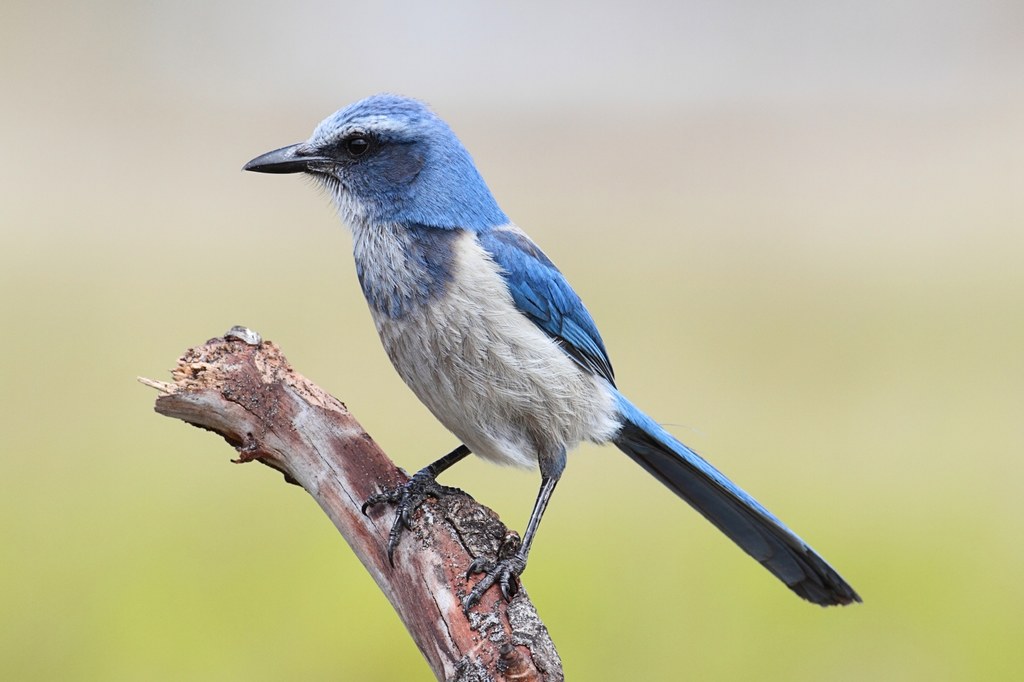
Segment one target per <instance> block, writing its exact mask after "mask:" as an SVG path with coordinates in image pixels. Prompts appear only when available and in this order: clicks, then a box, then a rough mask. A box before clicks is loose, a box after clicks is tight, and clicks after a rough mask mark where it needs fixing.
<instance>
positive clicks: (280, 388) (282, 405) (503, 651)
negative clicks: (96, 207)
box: [140, 328, 563, 682]
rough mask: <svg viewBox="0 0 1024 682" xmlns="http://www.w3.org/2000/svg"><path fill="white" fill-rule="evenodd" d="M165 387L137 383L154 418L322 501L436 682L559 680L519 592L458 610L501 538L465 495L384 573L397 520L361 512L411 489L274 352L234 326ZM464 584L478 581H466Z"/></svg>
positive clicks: (188, 357)
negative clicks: (471, 573)
mask: <svg viewBox="0 0 1024 682" xmlns="http://www.w3.org/2000/svg"><path fill="white" fill-rule="evenodd" d="M172 377H173V379H174V381H173V382H172V383H166V382H159V381H153V380H151V379H140V381H142V382H143V383H145V384H146V385H148V386H152V387H154V388H156V389H157V390H159V391H160V392H161V393H162V394H163V395H161V396H160V397H158V398H157V400H156V411H157V412H159V413H160V414H163V415H166V416H169V417H174V418H177V419H181V420H183V421H185V422H188V423H190V424H193V425H195V426H199V427H201V428H204V429H208V430H211V431H213V432H215V433H218V434H220V435H221V436H223V437H224V438H225V439H226V440H227V441H228V443H230V444H231V445H232V446H234V447H235V449H236V450H237V451H238V453H239V457H238V459H237V460H236V461H238V462H250V461H258V462H262V463H263V464H266V465H268V466H270V467H273V468H274V469H277V470H278V471H280V472H282V473H283V474H284V475H285V477H286V479H287V480H288V481H290V482H293V483H297V484H298V485H300V486H302V487H303V488H304V489H305V490H306V491H307V492H308V493H309V494H310V495H312V496H313V498H314V499H315V500H316V501H317V503H318V504H319V505H320V507H321V508H322V509H323V511H324V513H326V514H327V516H328V517H330V519H331V520H332V521H333V522H334V525H335V526H336V527H337V528H338V530H339V531H340V532H341V534H342V536H343V537H344V538H345V540H346V541H347V542H348V544H349V545H350V546H351V547H352V550H353V551H354V552H355V553H356V556H358V557H359V560H360V561H361V562H362V563H363V565H364V566H365V567H366V570H368V571H369V572H370V575H372V576H373V579H374V580H375V581H376V582H377V585H378V586H379V587H380V589H381V590H382V591H383V592H384V594H385V595H386V596H387V598H388V600H390V602H391V604H392V605H393V606H394V608H395V611H397V612H398V615H399V617H400V618H401V619H402V622H403V623H404V624H405V627H406V629H407V630H408V631H409V634H410V635H411V636H412V638H413V639H414V640H415V642H416V645H417V646H418V647H419V649H420V651H421V652H422V653H423V656H424V658H426V660H427V662H428V664H429V665H430V667H431V669H432V670H433V671H434V674H435V675H436V676H437V678H438V679H441V680H461V681H466V682H469V681H472V682H484V681H485V680H495V681H497V680H517V681H519V680H524V681H525V680H543V681H544V682H553V681H556V680H562V679H563V674H562V667H561V661H560V660H559V658H558V654H557V652H556V651H555V647H554V644H553V643H552V641H551V638H550V637H549V635H548V632H547V629H546V628H545V627H544V624H543V623H542V622H541V620H540V619H539V617H538V616H537V612H536V610H535V609H534V607H533V604H532V603H531V602H530V600H529V597H528V596H527V594H526V591H525V590H520V591H519V593H518V595H517V596H516V597H515V598H514V599H512V601H511V602H509V603H508V604H506V603H505V602H504V601H503V600H502V598H501V596H500V594H499V591H498V590H497V589H496V588H491V589H490V590H489V591H488V592H487V593H486V594H485V595H484V598H483V599H482V600H481V602H480V603H479V604H478V605H476V606H475V607H474V608H473V609H471V610H470V611H469V613H468V614H466V613H464V612H463V611H462V605H461V599H462V597H464V596H465V594H466V593H467V592H468V590H469V588H470V587H471V584H468V582H467V579H466V577H465V572H466V567H467V566H469V564H470V562H471V561H472V560H473V558H474V557H476V556H478V555H481V554H483V555H485V556H490V557H493V556H494V554H495V553H496V552H497V549H498V545H499V544H500V542H501V540H502V539H503V538H504V537H505V534H506V533H508V532H509V531H508V529H507V528H506V527H505V526H504V525H502V523H501V522H500V521H499V520H498V517H497V516H496V515H495V514H494V512H492V511H491V510H489V509H487V508H486V507H483V506H481V505H479V504H477V503H476V502H475V501H474V500H473V499H472V498H470V497H469V496H468V495H465V496H458V495H456V496H447V497H445V498H443V499H441V500H438V501H435V500H429V501H428V502H427V503H425V504H424V505H423V506H422V507H421V508H420V510H419V511H417V512H416V514H415V515H414V517H413V530H411V531H408V532H406V533H405V534H404V535H403V538H402V541H401V544H400V545H399V547H398V548H397V550H396V552H395V566H394V568H392V567H391V566H390V565H389V564H388V560H387V555H386V550H385V546H386V543H387V537H388V530H389V527H390V524H391V522H392V519H393V516H394V511H393V509H392V508H390V507H389V506H387V505H380V506H378V507H377V508H374V509H371V510H370V511H369V516H364V515H363V514H362V513H360V505H361V504H362V503H363V501H364V500H366V498H368V497H369V496H370V495H372V494H374V493H376V492H378V491H379V490H380V489H381V488H382V487H385V486H394V485H396V484H398V483H401V482H404V481H405V480H407V477H406V475H405V474H404V473H403V472H402V471H400V470H399V469H398V468H397V467H396V466H395V465H394V463H393V462H392V461H391V460H390V459H389V458H388V457H387V455H385V454H384V452H383V451H382V450H381V449H380V448H379V447H378V446H377V444H376V443H375V442H374V441H373V439H372V438H370V436H369V435H368V434H367V433H366V431H364V430H363V428H362V427H361V426H360V425H359V423H358V422H357V421H356V420H355V418H354V417H353V416H352V415H351V414H350V413H349V411H348V409H347V408H346V407H345V406H344V405H343V404H342V403H341V402H340V401H339V400H337V399H336V398H334V397H332V396H330V395H328V394H327V393H326V392H324V391H323V390H322V389H320V388H318V387H317V386H316V385H315V384H313V383H312V382H311V381H309V380H308V379H306V378H305V377H303V376H302V375H300V374H298V373H297V372H295V371H294V370H293V369H292V368H291V366H290V365H289V364H288V362H287V360H286V359H285V358H284V356H283V355H282V354H281V351H280V350H279V349H278V348H277V346H275V345H274V344H273V343H270V342H263V341H261V340H260V339H259V336H258V335H256V334H254V333H252V332H249V331H248V330H244V329H240V328H235V329H233V330H232V331H231V332H229V333H228V335H227V336H225V337H224V338H216V339H211V340H210V341H207V342H206V343H205V344H204V345H202V346H198V347H196V348H191V349H189V350H188V351H186V352H185V354H184V355H183V356H182V357H181V358H180V359H179V361H178V366H177V367H176V368H175V369H174V370H173V371H172ZM470 580H473V579H472V578H471V579H470Z"/></svg>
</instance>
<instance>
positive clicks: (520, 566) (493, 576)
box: [462, 468, 561, 609]
mask: <svg viewBox="0 0 1024 682" xmlns="http://www.w3.org/2000/svg"><path fill="white" fill-rule="evenodd" d="M558 474H561V469H560V468H559V470H558V472H557V474H555V475H550V476H542V477H541V481H540V492H539V493H538V494H537V501H536V502H535V503H534V505H533V512H532V513H531V514H530V522H529V523H528V524H526V534H525V535H524V536H523V541H522V544H520V543H519V541H518V538H516V537H515V536H510V537H508V538H506V541H505V543H503V545H502V547H500V548H499V549H498V558H497V561H490V560H489V559H486V558H484V557H477V558H476V559H475V560H474V561H473V563H472V564H470V566H469V569H468V570H467V571H466V575H467V576H469V575H470V574H473V573H483V574H485V575H484V577H483V578H481V579H480V581H479V582H478V583H477V584H476V585H474V586H473V589H472V590H471V591H470V593H469V594H468V595H466V598H465V599H463V600H462V607H463V609H469V607H471V606H472V605H473V604H475V603H477V602H478V601H480V598H481V597H482V596H483V595H484V592H486V591H487V590H488V589H490V587H491V585H493V584H494V583H498V587H500V588H501V596H502V597H504V598H505V601H509V600H510V599H512V597H514V596H515V595H516V592H518V591H519V576H520V575H522V573H523V571H525V570H526V559H527V557H528V556H529V554H530V546H531V545H532V544H533V538H534V536H535V535H536V534H537V528H538V527H539V526H540V520H541V518H542V517H543V516H544V510H545V509H547V507H548V502H549V501H550V500H551V493H553V492H554V490H555V485H556V484H557V483H558V478H559V476H558Z"/></svg>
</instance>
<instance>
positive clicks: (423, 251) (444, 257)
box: [351, 222, 465, 319]
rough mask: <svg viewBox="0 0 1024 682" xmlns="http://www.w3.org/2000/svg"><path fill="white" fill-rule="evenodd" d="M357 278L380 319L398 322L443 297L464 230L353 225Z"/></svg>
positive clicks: (417, 226) (377, 224)
mask: <svg viewBox="0 0 1024 682" xmlns="http://www.w3.org/2000/svg"><path fill="white" fill-rule="evenodd" d="M351 227H352V234H353V255H354V256H355V262H356V274H357V275H358V276H359V285H360V286H361V287H362V289H363V295H364V296H365V297H366V302H367V303H368V304H369V305H370V309H371V310H372V311H373V313H374V315H375V316H384V317H387V318H390V319H396V318H400V317H403V316H405V315H408V314H410V313H411V312H413V311H414V310H415V309H416V308H418V307H419V306H422V305H426V304H429V303H430V302H432V301H435V300H438V299H440V298H441V297H442V296H443V295H444V294H445V292H446V291H447V289H448V286H449V284H450V282H451V278H452V273H453V269H454V267H455V263H454V258H455V255H454V254H455V246H454V242H455V241H456V240H458V239H460V238H463V237H464V236H465V231H464V230H443V229H438V228H433V227H427V226H424V225H418V224H415V223H413V224H408V223H372V224H371V223H366V222H356V223H353V224H352V225H351Z"/></svg>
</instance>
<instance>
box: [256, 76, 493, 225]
mask: <svg viewBox="0 0 1024 682" xmlns="http://www.w3.org/2000/svg"><path fill="white" fill-rule="evenodd" d="M244 170H249V171H256V172H259V173H306V174H308V175H310V176H312V177H313V178H315V179H316V180H317V181H319V182H320V183H321V184H322V185H323V186H324V187H325V188H326V189H327V190H328V191H329V192H330V194H331V196H332V198H333V199H334V202H335V204H336V205H337V207H338V211H339V212H340V213H341V216H342V219H343V220H345V222H347V223H349V224H350V225H352V226H359V225H372V224H374V223H381V222H387V223H416V224H420V225H428V226H432V227H438V228H465V229H471V230H481V229H485V228H487V227H494V226H497V225H502V224H505V223H507V222H508V218H507V217H506V216H505V214H504V213H502V211H501V209H500V208H499V207H498V204H497V202H495V200H494V197H493V196H492V195H491V192H490V190H489V189H488V188H487V185H486V183H485V182H484V180H483V178H482V177H481V176H480V173H479V172H478V171H477V169H476V166H475V165H474V164H473V159H472V158H471V157H470V155H469V152H467V151H466V148H465V147H463V146H462V143H461V142H460V141H459V139H458V138H457V137H456V136H455V133H453V132H452V130H451V128H449V127H448V125H447V124H446V123H445V122H444V121H442V120H441V119H440V118H439V117H438V116H437V115H436V114H435V113H434V112H432V111H431V110H430V109H429V108H428V107H427V106H426V105H425V104H423V103H422V102H419V101H417V100H414V99H409V98H406V97H398V96H395V95H374V96H372V97H368V98H366V99H364V100H361V101H359V102H356V103H355V104H351V105H349V106H347V107H345V108H344V109H341V110H339V111H337V112H335V113H334V114H331V115H330V116H328V117H327V118H326V119H324V120H323V121H322V122H321V123H320V125H318V126H317V127H316V130H314V131H313V135H312V136H311V137H310V138H309V139H308V140H306V141H305V142H300V143H298V144H293V145H290V146H288V147H283V148H281V149H277V150H275V151H272V152H268V153H266V154H263V155H262V156H258V157H256V158H255V159H253V160H252V161H250V162H249V163H247V164H245V167H244Z"/></svg>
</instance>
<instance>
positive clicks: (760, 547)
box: [614, 394, 861, 606]
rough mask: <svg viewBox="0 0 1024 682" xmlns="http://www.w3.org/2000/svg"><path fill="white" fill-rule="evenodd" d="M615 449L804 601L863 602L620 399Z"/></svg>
mask: <svg viewBox="0 0 1024 682" xmlns="http://www.w3.org/2000/svg"><path fill="white" fill-rule="evenodd" d="M618 398H619V409H620V412H621V415H622V417H623V427H622V429H621V430H620V431H619V433H618V434H617V435H616V437H615V439H614V442H615V444H616V445H617V446H618V447H619V449H621V450H622V451H623V452H625V453H626V454H627V455H629V456H630V457H632V458H633V460H634V461H635V462H636V463H637V464H639V465H640V466H642V467H643V468H644V469H646V470H647V471H648V472H649V473H650V474H651V475H653V476H654V477H655V478H657V479H658V480H659V481H661V482H662V483H664V484H665V485H666V486H667V487H668V488H670V489H671V490H672V491H673V492H675V493H676V494H677V495H679V496H680V497H681V498H683V499H684V500H686V501H687V502H689V503H690V505H692V506H693V508H694V509H696V510H697V511H699V512H700V513H701V514H703V515H704V517H705V518H706V519H708V520H709V521H710V522H711V523H713V524H715V526H717V527H718V529H719V530H721V531H722V532H723V533H725V534H726V535H728V536H729V537H730V538H731V539H732V540H733V542H735V543H736V544H737V545H739V546H740V547H741V548H742V549H743V551H745V552H746V553H747V554H749V555H750V556H752V557H754V558H755V559H757V561H759V562H760V563H761V565H762V566H764V567H765V568H767V569H768V570H769V571H771V572H772V574H773V575H775V576H776V577H777V578H778V579H779V580H781V581H782V582H784V583H785V584H786V585H788V586H789V588H790V589H791V590H793V591H794V592H796V593H797V594H798V595H800V596H801V597H803V598H804V599H806V600H808V601H811V602H814V603H815V604H820V605H822V606H831V605H835V604H849V603H851V602H859V601H860V600H861V599H860V597H859V596H858V595H857V593H856V592H855V591H854V590H853V588H852V587H850V585H849V584H848V583H847V582H846V581H845V580H843V578H842V577H841V576H840V575H839V574H838V573H837V572H836V571H835V569H833V568H832V567H831V566H829V565H828V563H827V562H826V561H825V560H824V559H823V558H821V556H819V555H818V554H817V553H816V552H815V551H814V550H813V549H811V548H810V547H809V546H808V545H807V543H806V542H804V541H803V540H801V539H800V538H799V536H797V535H796V534H795V533H794V532H793V531H791V530H789V528H787V527H786V525H785V524H783V523H782V521H780V520H779V519H777V518H776V517H775V516H774V515H772V513H771V512H769V511H768V510H767V509H765V508H764V507H762V506H761V505H760V504H759V503H758V502H757V500H755V499H754V498H752V497H751V496H750V495H748V494H747V493H746V492H744V491H743V490H742V489H740V488H739V486H737V485H736V484H734V483H733V482H732V481H730V480H729V479H727V478H726V477H725V476H724V475H722V474H721V473H720V472H719V471H718V470H717V469H715V468H714V467H713V466H711V465H710V464H708V462H706V461H705V460H704V459H703V458H702V457H700V455H698V454H697V453H695V452H694V451H693V450H691V449H690V448H688V447H686V446H685V445H683V444H682V443H680V442H679V441H678V440H676V439H675V438H673V437H672V436H671V435H670V434H669V433H668V432H667V431H665V429H663V428H662V427H661V426H659V425H658V424H657V423H656V422H655V421H654V420H653V419H651V418H650V417H648V416H647V415H646V414H644V413H643V412H642V411H640V410H639V409H638V408H637V407H636V406H634V405H633V404H632V403H630V402H629V401H628V400H626V398H625V397H623V396H622V395H621V394H619V396H618Z"/></svg>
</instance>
